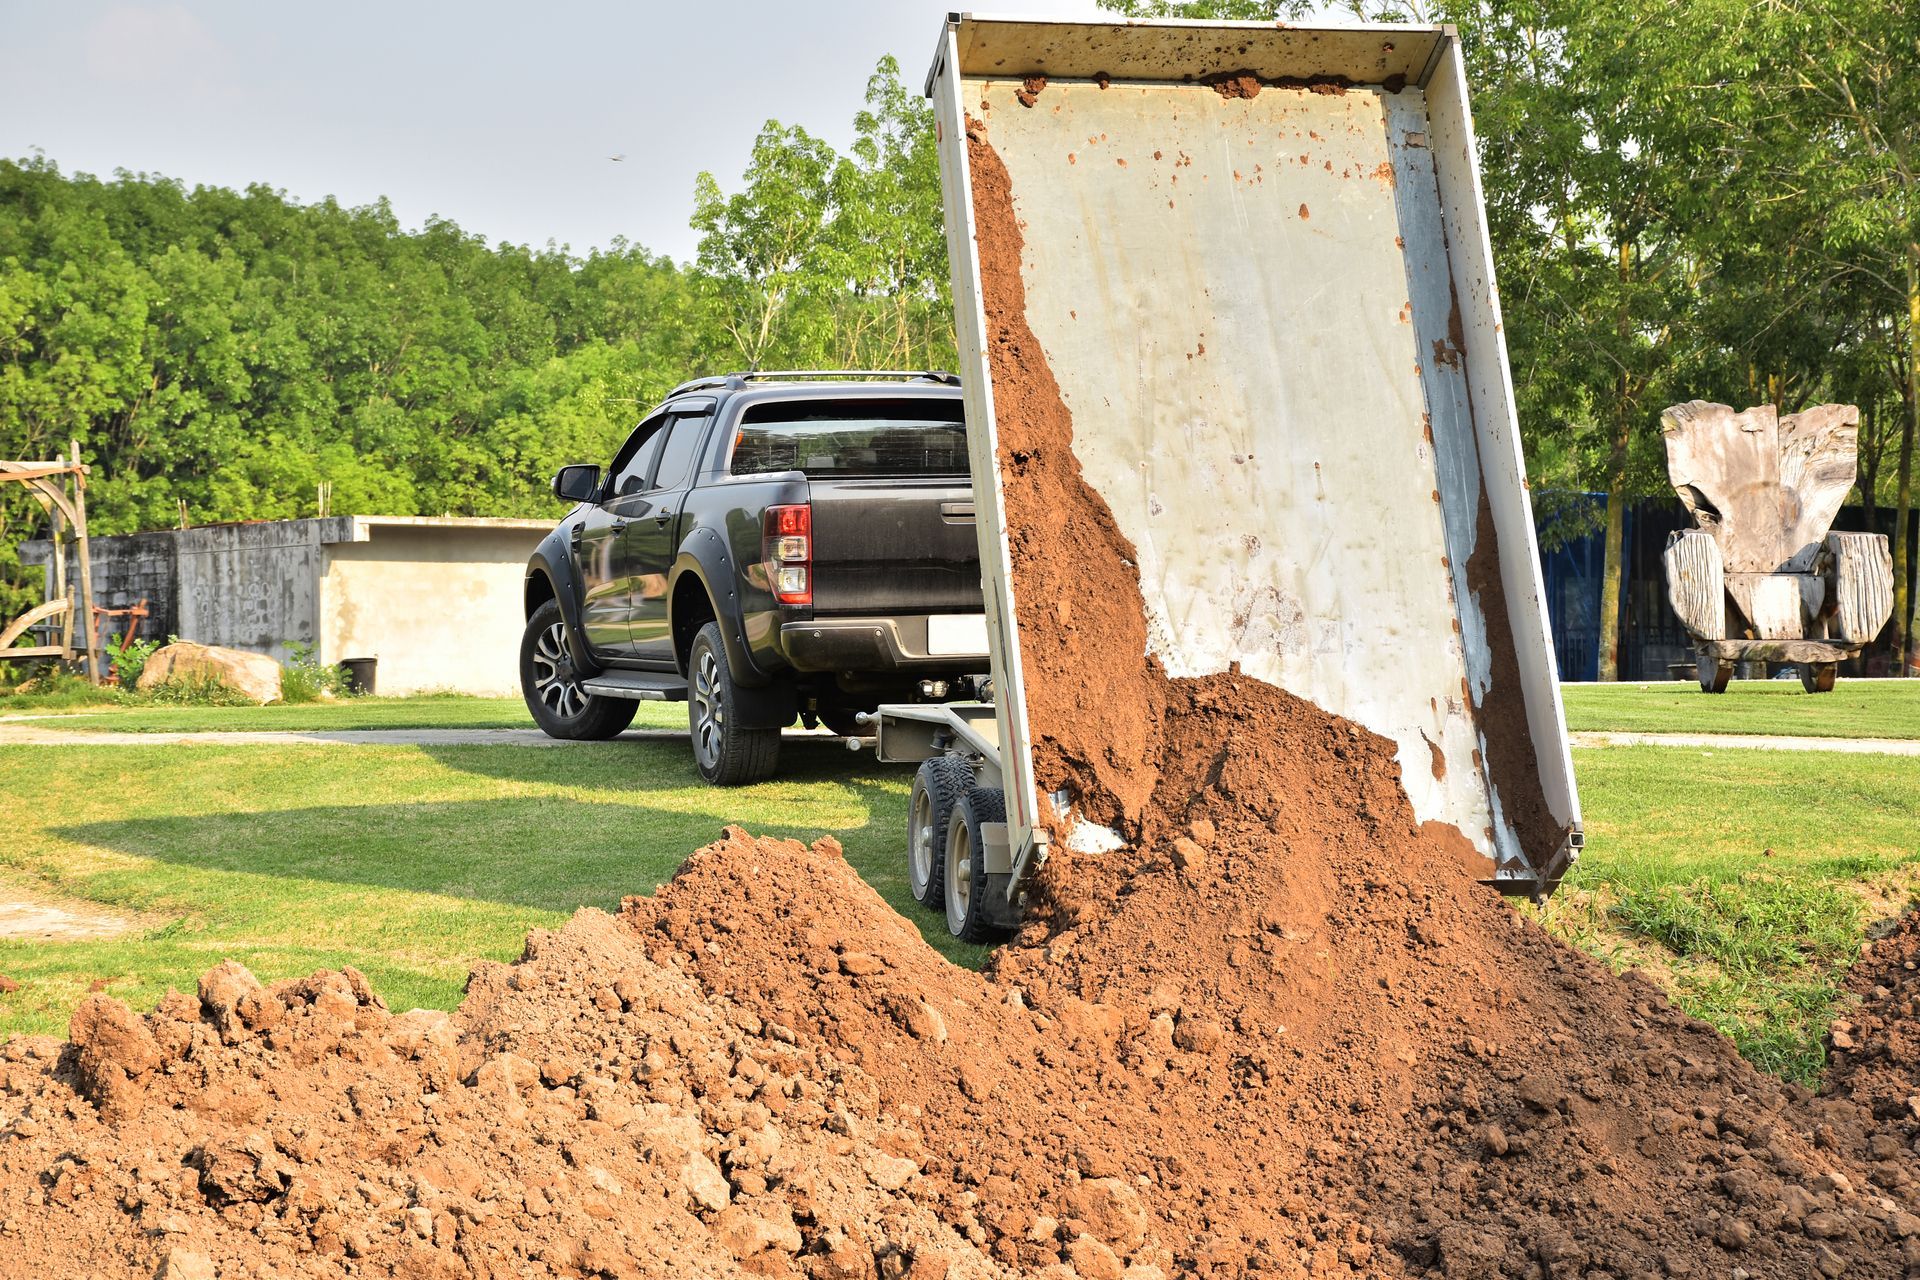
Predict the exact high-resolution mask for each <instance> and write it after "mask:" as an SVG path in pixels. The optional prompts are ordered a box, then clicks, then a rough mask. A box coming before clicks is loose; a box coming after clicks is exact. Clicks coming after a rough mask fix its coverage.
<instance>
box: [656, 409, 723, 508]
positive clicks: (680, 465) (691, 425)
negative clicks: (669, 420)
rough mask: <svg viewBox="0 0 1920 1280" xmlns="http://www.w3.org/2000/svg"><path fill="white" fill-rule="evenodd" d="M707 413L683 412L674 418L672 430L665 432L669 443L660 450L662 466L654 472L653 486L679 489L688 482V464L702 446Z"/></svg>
mask: <svg viewBox="0 0 1920 1280" xmlns="http://www.w3.org/2000/svg"><path fill="white" fill-rule="evenodd" d="M709 416H710V415H709V414H707V413H704V412H702V413H691V414H682V415H680V416H678V417H675V418H674V420H673V428H672V430H671V432H663V433H662V434H663V435H665V436H666V440H667V443H666V445H665V446H664V447H663V448H662V449H661V451H660V466H659V469H658V470H657V471H655V473H654V477H653V485H652V486H651V487H652V488H655V489H677V488H679V487H680V486H681V485H682V484H684V483H685V482H686V479H687V472H688V470H689V466H688V464H689V463H691V462H692V461H693V455H694V453H695V452H696V451H697V450H698V449H699V447H700V437H701V435H702V434H703V433H704V432H705V431H706V427H707V420H708V418H709Z"/></svg>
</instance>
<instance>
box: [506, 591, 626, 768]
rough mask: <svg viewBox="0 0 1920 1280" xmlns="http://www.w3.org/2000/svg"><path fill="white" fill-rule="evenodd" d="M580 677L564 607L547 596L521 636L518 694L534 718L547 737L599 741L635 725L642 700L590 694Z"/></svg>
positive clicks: (528, 621) (576, 740)
mask: <svg viewBox="0 0 1920 1280" xmlns="http://www.w3.org/2000/svg"><path fill="white" fill-rule="evenodd" d="M589 674H590V673H589ZM580 677H581V673H580V671H579V670H578V669H577V668H576V667H575V666H574V665H573V654H572V651H571V650H569V649H568V648H567V625H566V623H565V622H564V621H563V620H562V619H561V617H560V606H559V605H557V604H555V603H554V602H553V601H551V600H549V601H547V602H546V603H544V604H542V605H541V606H540V607H539V608H538V609H535V610H534V611H533V616H532V617H531V618H528V619H527V630H526V633H525V634H524V635H522V636H521V637H520V695H521V696H522V697H523V698H525V699H526V700H527V710H528V711H529V712H531V713H532V714H533V722H534V723H535V724H537V725H539V726H540V732H542V733H544V734H546V735H547V736H548V737H549V738H564V739H568V740H571V741H575V742H597V741H602V740H604V739H607V738H615V737H618V736H619V735H620V731H621V730H622V729H625V728H626V727H627V726H628V725H630V724H632V723H633V713H634V710H635V708H636V707H638V705H639V704H638V703H634V702H629V701H627V700H626V699H624V698H603V697H600V696H598V695H596V694H591V693H588V692H587V691H586V690H585V689H584V688H582V687H581V685H580Z"/></svg>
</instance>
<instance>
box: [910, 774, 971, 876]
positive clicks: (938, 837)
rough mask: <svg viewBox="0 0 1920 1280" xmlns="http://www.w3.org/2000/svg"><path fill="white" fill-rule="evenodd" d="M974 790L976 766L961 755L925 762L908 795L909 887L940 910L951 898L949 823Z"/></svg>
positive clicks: (914, 778)
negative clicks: (948, 846) (948, 854)
mask: <svg viewBox="0 0 1920 1280" xmlns="http://www.w3.org/2000/svg"><path fill="white" fill-rule="evenodd" d="M971 790H973V769H972V768H971V767H970V766H969V765H968V764H967V762H966V761H965V760H962V759H960V758H959V757H957V756H934V757H933V758H931V759H929V760H925V761H922V762H921V765H920V771H919V772H918V773H916V774H914V775H913V790H912V792H910V793H909V794H908V796H907V891H908V892H910V893H911V894H913V900H914V901H915V902H917V903H919V904H920V905H921V906H923V907H926V908H928V909H929V910H933V911H938V910H940V908H941V906H942V905H944V904H945V902H946V900H947V886H946V884H945V883H944V880H943V877H944V876H945V875H946V867H947V823H948V822H949V821H951V820H952V818H953V807H954V806H955V805H956V804H959V803H960V802H961V801H962V800H964V799H966V796H967V792H969V791H971Z"/></svg>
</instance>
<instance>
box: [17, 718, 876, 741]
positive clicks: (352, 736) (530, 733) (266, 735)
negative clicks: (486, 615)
mask: <svg viewBox="0 0 1920 1280" xmlns="http://www.w3.org/2000/svg"><path fill="white" fill-rule="evenodd" d="M784 736H786V737H789V738H802V739H811V740H814V741H826V742H834V741H844V739H837V738H835V737H834V736H833V735H831V734H828V733H826V732H825V731H822V730H814V731H808V730H802V729H789V730H787V732H786V734H785V735H784ZM686 740H687V734H686V730H684V729H629V730H627V731H626V732H625V733H623V734H621V735H620V736H619V738H617V739H615V741H618V742H685V741H686ZM316 743H320V744H327V743H331V744H338V745H344V746H353V747H573V746H579V745H581V744H579V743H577V742H572V741H568V740H566V739H562V738H549V737H548V736H547V735H546V734H544V733H542V732H540V731H539V730H538V729H314V730H301V729H284V730H239V731H230V730H205V731H199V732H191V733H126V732H121V731H118V730H111V731H99V732H90V731H88V730H85V729H55V728H50V727H47V726H46V725H45V724H44V723H42V724H25V723H22V722H20V721H17V720H16V721H10V722H5V723H0V747H164V746H176V745H182V744H185V745H192V746H207V747H298V746H308V745H312V744H316Z"/></svg>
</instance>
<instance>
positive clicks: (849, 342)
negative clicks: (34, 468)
mask: <svg viewBox="0 0 1920 1280" xmlns="http://www.w3.org/2000/svg"><path fill="white" fill-rule="evenodd" d="M855 124H856V129H855V132H856V141H855V144H854V147H853V149H852V154H850V155H848V156H846V157H840V156H836V155H835V154H834V153H833V151H832V149H831V148H830V147H828V146H826V145H825V144H824V143H820V142H817V141H816V140H813V139H810V138H808V137H807V135H806V134H805V133H804V132H803V131H801V130H799V129H787V128H785V127H783V126H781V125H780V124H778V123H777V122H769V123H768V125H767V128H766V130H765V132H764V133H763V135H762V137H761V139H760V143H759V145H757V146H756V147H755V150H754V156H753V162H752V165H751V167H750V168H749V170H748V173H747V175H746V182H745V186H744V188H743V190H742V191H741V193H740V194H739V195H736V196H734V197H732V198H730V199H729V198H725V197H723V196H722V195H721V194H720V191H719V187H718V184H717V183H715V182H714V181H713V179H712V178H710V177H707V176H704V175H703V177H702V180H701V183H700V186H699V190H698V192H697V199H696V205H697V209H696V213H695V224H696V226H697V227H698V228H699V229H700V230H701V231H702V232H703V235H704V238H703V240H702V243H701V250H700V256H699V263H698V265H697V266H695V267H692V268H687V267H681V266H678V265H676V264H674V263H672V262H670V261H667V260H666V259H663V258H660V257H657V256H655V255H652V254H649V253H647V252H646V251H644V250H642V249H640V248H637V247H634V246H631V245H626V244H615V245H614V246H612V247H611V248H609V249H606V250H604V251H596V252H593V253H590V254H588V255H586V256H585V257H576V256H573V255H570V254H568V253H565V252H563V251H560V250H556V249H553V248H548V249H544V250H535V249H529V248H525V247H521V246H516V245H508V244H501V245H493V246H490V245H488V244H486V243H485V242H484V241H483V240H482V239H481V238H480V237H478V236H474V235H471V234H468V233H466V232H463V231H462V230H460V228H459V227H457V226H455V225H454V224H453V223H451V222H447V221H443V220H439V219H435V220H431V221H429V222H428V223H427V224H426V225H425V226H424V227H423V228H421V229H419V230H417V231H408V230H406V229H405V228H403V227H402V226H401V225H400V223H399V221H398V220H397V219H396V218H395V216H394V214H393V212H392V210H391V209H389V208H388V207H387V206H386V205H385V204H379V205H374V206H372V207H368V208H360V209H348V208H342V207H341V206H339V205H338V204H336V203H334V202H332V201H330V200H329V201H322V202H320V203H317V204H309V205H301V204H297V203H295V202H293V201H290V200H288V199H287V198H286V197H285V196H284V195H283V194H282V193H280V192H277V191H274V190H271V189H269V188H266V187H259V186H255V187H251V188H249V189H248V190H246V191H245V192H234V191H229V190H223V189H219V188H209V187H198V188H193V189H191V190H189V189H187V188H186V187H184V186H182V185H181V184H180V183H178V182H174V181H169V180H167V179H163V178H155V177H150V176H146V175H132V174H124V173H123V174H120V175H118V176H117V177H115V178H114V179H112V180H110V181H103V180H100V179H97V178H93V177H89V176H86V175H83V174H76V175H67V174H63V173H61V172H60V171H59V169H58V168H57V167H56V166H55V165H54V164H53V163H52V162H50V161H47V160H42V159H28V160H19V161H9V160H0V457H5V458H42V457H52V456H53V455H54V454H55V453H57V452H60V451H62V450H64V449H65V447H66V442H67V441H68V440H69V439H76V440H78V441H79V442H80V445H81V450H82V453H83V455H84V456H85V458H86V460H87V461H88V463H90V464H91V466H92V467H93V475H92V477H91V481H90V486H89V490H88V506H89V511H90V516H91V523H92V526H93V529H94V531H95V532H97V533H118V532H125V531H129V530H135V529H151V528H169V527H172V526H174V525H175V524H177V523H178V522H179V520H180V519H181V517H182V510H181V504H184V514H185V518H186V519H187V520H189V521H191V522H194V523H205V522H209V521H215V520H246V519H260V518H284V517H293V516H310V515H314V514H317V512H318V510H319V508H320V505H321V486H322V485H326V486H329V487H330V491H329V494H328V499H327V504H328V506H329V507H330V509H331V511H333V512H335V513H349V512H381V513H392V514H426V515H436V514H442V513H451V514H455V515H535V514H545V513H548V512H551V511H552V510H553V509H554V504H553V500H552V498H551V497H550V496H549V495H547V493H546V484H547V481H548V479H549V477H551V475H552V474H553V472H554V470H555V469H556V468H557V467H558V466H560V465H561V464H562V463H565V462H572V461H579V460H582V459H601V458H605V457H607V456H608V455H609V454H611V452H612V451H613V449H614V447H615V446H616V445H617V443H618V440H619V438H620V437H621V435H622V434H623V433H624V432H625V431H626V430H627V429H628V428H630V427H631V426H632V425H633V423H634V422H635V421H637V420H638V418H639V416H640V414H641V413H642V412H643V411H644V409H645V408H646V406H648V405H650V404H651V403H653V402H654V401H656V400H657V399H658V398H659V397H660V396H661V395H663V394H664V393H665V392H666V391H668V390H669V389H670V388H672V387H673V386H674V384H676V383H677V382H679V381H680V380H682V379H683V378H685V377H688V376H690V375H692V374H698V373H707V372H713V371H715V370H718V369H730V368H741V367H748V366H760V367H766V366H770V365H808V366H814V365H820V366H828V367H832V366H843V365H852V364H861V363H875V362H877V363H881V364H893V365H905V364H914V365H921V364H926V365H941V364H945V365H950V364H951V362H952V360H953V354H952V345H953V344H952V338H951V336H950V334H951V329H952V320H951V312H950V309H949V307H948V304H947V302H946V299H945V280H946V268H945V244H944V240H943V238H942V235H941V229H940V221H939V217H938V209H939V194H938V193H939V176H938V170H937V167H936V164H935V160H934V155H933V147H932V136H931V135H932V131H931V129H930V128H929V127H928V125H927V114H926V107H925V104H924V103H922V102H920V101H919V100H918V99H917V98H915V97H913V96H912V95H910V94H909V93H908V92H907V91H906V90H905V88H904V87H903V86H902V85H901V83H900V79H899V74H898V68H897V66H896V65H895V64H894V63H893V62H892V60H891V59H889V60H887V61H886V62H883V63H882V64H881V66H880V68H879V70H878V71H877V72H876V73H875V75H874V77H873V80H872V83H871V85H870V86H869V95H868V107H867V110H865V111H863V112H862V113H861V114H860V116H859V117H858V118H857V120H856V122H855ZM43 529H44V523H43V521H42V518H41V515H40V511H39V508H38V507H36V506H34V505H32V504H31V503H30V502H29V501H28V500H27V498H26V495H25V494H24V493H23V492H20V491H19V489H18V487H17V486H9V487H7V488H6V489H0V616H7V615H10V614H11V612H12V611H13V610H12V609H10V608H8V607H7V606H9V605H12V606H15V607H18V606H21V605H24V604H25V603H27V602H28V600H29V598H30V597H33V596H34V595H35V593H36V592H37V586H36V587H34V588H33V589H31V590H30V589H29V588H28V586H27V583H26V582H25V580H24V576H23V575H21V574H20V573H19V570H18V565H17V562H16V561H15V559H14V556H15V546H16V544H17V543H18V542H19V540H20V539H22V538H24V537H28V536H32V535H33V534H35V533H38V532H40V531H41V530H43ZM9 588H11V589H9Z"/></svg>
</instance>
